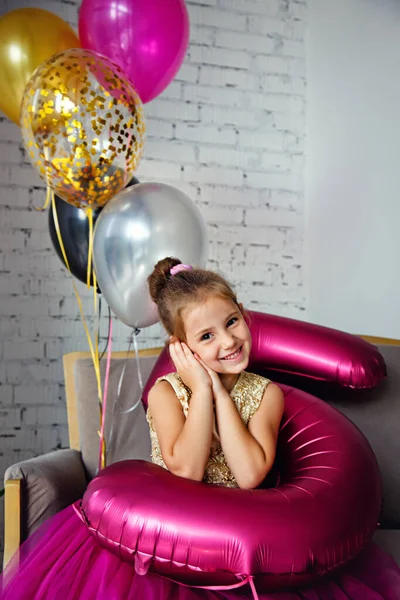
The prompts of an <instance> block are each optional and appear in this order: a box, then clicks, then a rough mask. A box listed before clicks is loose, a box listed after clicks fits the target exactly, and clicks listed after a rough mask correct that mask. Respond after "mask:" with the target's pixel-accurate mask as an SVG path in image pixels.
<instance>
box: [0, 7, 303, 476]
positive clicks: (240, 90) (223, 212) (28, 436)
mask: <svg viewBox="0 0 400 600" xmlns="http://www.w3.org/2000/svg"><path fill="white" fill-rule="evenodd" d="M187 5H188V10H189V13H190V19H191V43H190V47H189V50H188V54H187V57H186V60H185V63H184V65H183V66H182V68H181V70H180V72H179V73H178V75H177V77H176V79H175V81H174V82H173V83H172V85H171V86H170V87H169V88H168V89H167V90H166V91H165V92H164V94H163V95H162V96H161V97H159V98H157V99H156V100H154V101H153V102H151V103H150V104H148V105H145V113H146V117H147V122H148V138H147V146H146V149H145V156H144V158H143V160H142V163H141V165H140V168H139V171H138V173H137V175H138V177H139V179H140V180H143V181H149V180H159V181H164V182H166V183H170V184H172V185H174V186H176V187H178V188H181V189H182V190H183V191H185V192H186V193H188V194H189V195H190V196H191V198H192V199H193V201H194V202H195V203H196V204H197V205H198V207H199V209H200V211H201V212H202V214H203V216H204V218H205V220H206V222H207V225H208V233H209V239H210V252H209V266H210V267H211V268H214V269H217V270H219V271H221V272H223V273H224V274H225V275H226V276H227V277H228V278H229V279H230V280H231V282H232V283H233V284H234V285H235V286H236V288H237V291H238V293H239V296H240V299H241V300H242V301H243V302H244V304H245V305H246V306H247V307H248V308H251V309H255V310H262V311H270V312H273V313H277V314H282V315H286V316H291V317H297V318H302V315H304V310H305V293H304V288H303V252H302V242H303V227H304V211H303V194H304V189H303V162H304V161H303V152H304V113H305V87H306V79H305V44H304V35H305V33H304V32H305V25H306V15H307V11H306V2H305V1H301V0H299V1H296V0H187ZM23 6H37V7H41V8H44V9H47V10H50V11H52V12H54V13H57V14H58V15H59V16H61V17H62V18H64V19H66V20H67V21H69V22H70V23H71V24H72V25H73V26H76V23H77V12H78V7H79V2H77V1H74V0H64V1H63V0H26V1H22V0H21V1H20V0H3V2H2V5H1V10H2V12H6V11H8V10H12V9H15V8H20V7H23ZM0 140H1V142H0V237H1V245H0V322H1V338H0V339H1V344H0V359H1V361H0V421H1V428H0V471H1V474H3V472H4V470H5V468H6V467H7V466H8V465H10V464H12V463H13V462H15V461H18V460H20V459H22V458H26V457H30V456H33V455H37V454H39V453H41V452H47V451H49V450H52V449H55V448H61V447H65V446H67V445H68V436H67V422H66V412H65V408H64V381H63V373H62V365H61V357H62V355H63V354H64V353H65V352H69V351H72V350H86V349H87V342H86V339H85V336H84V331H83V327H82V324H81V322H80V318H79V311H78V307H77V304H76V301H75V298H74V295H73V289H72V284H71V281H70V280H69V279H68V276H67V273H66V271H65V269H64V268H63V266H62V265H61V263H60V261H59V259H58V257H57V256H56V254H55V252H54V250H53V248H52V245H51V241H50V238H49V234H48V226H47V216H46V215H45V214H43V213H40V212H37V211H36V210H35V206H40V205H41V204H42V203H43V200H44V197H45V188H44V185H43V182H42V181H41V180H40V178H39V176H38V175H37V174H36V172H35V170H34V169H33V168H32V167H31V166H30V164H28V162H27V160H26V158H25V154H24V151H23V147H22V144H21V138H20V132H19V129H18V127H17V126H16V125H14V124H12V123H10V122H9V121H8V120H7V119H6V118H5V117H0ZM78 287H79V291H80V294H81V296H82V300H83V305H84V310H85V313H86V315H87V316H88V321H89V323H90V324H92V325H93V318H92V316H91V312H92V301H91V295H90V294H89V292H88V291H87V290H86V288H85V286H83V285H82V284H80V283H78ZM105 313H106V309H104V313H103V314H104V318H103V320H102V328H101V344H102V345H103V344H104V341H105V335H106V330H107V323H106V319H105ZM114 331H115V335H114V347H118V348H119V349H126V348H127V340H128V337H129V333H130V332H129V330H128V328H127V327H125V326H124V325H122V324H120V323H117V322H115V329H114ZM139 337H140V342H139V344H140V346H141V347H149V346H153V345H158V344H160V343H161V342H162V340H163V334H162V331H161V328H160V327H159V326H158V325H156V326H154V327H151V328H149V329H147V330H145V331H143V332H142V333H141V335H140V336H139Z"/></svg>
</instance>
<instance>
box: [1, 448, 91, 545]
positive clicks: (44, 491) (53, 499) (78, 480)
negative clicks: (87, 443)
mask: <svg viewBox="0 0 400 600" xmlns="http://www.w3.org/2000/svg"><path fill="white" fill-rule="evenodd" d="M4 479H5V481H7V480H9V479H21V480H22V506H23V508H24V510H23V514H22V515H21V517H22V537H23V539H25V538H27V537H29V535H31V534H32V533H33V532H34V531H35V530H36V529H37V528H38V527H39V526H40V525H41V524H42V523H43V522H44V521H46V520H47V519H48V518H49V517H52V516H53V515H55V514H57V513H58V512H59V511H60V510H62V509H63V508H66V507H67V506H68V505H69V504H72V503H73V502H75V501H76V500H78V499H79V498H81V496H82V494H83V492H84V491H85V488H86V485H87V481H86V477H85V470H84V468H83V464H82V460H81V454H80V452H77V451H76V450H70V449H69V450H58V451H56V452H50V453H49V454H43V455H42V456H37V457H36V458H31V459H29V460H24V461H22V462H19V463H16V464H14V465H12V466H11V467H9V468H8V469H7V471H6V473H5V476H4Z"/></svg>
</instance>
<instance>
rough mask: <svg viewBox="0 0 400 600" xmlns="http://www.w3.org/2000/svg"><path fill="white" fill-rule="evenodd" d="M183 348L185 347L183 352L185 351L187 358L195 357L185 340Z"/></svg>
mask: <svg viewBox="0 0 400 600" xmlns="http://www.w3.org/2000/svg"><path fill="white" fill-rule="evenodd" d="M182 349H183V352H184V354H185V356H186V358H187V359H188V360H193V358H194V356H193V352H192V351H191V349H190V348H189V346H188V345H187V344H185V342H182Z"/></svg>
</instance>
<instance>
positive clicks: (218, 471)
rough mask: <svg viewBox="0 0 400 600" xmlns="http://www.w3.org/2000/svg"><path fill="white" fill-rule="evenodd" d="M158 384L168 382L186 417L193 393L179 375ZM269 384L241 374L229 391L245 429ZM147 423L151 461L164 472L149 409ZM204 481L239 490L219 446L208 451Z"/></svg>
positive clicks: (164, 378)
mask: <svg viewBox="0 0 400 600" xmlns="http://www.w3.org/2000/svg"><path fill="white" fill-rule="evenodd" d="M158 381H168V383H169V384H170V385H171V386H172V387H173V389H174V392H175V394H176V396H177V398H178V400H179V402H180V403H181V405H182V410H183V414H184V415H185V417H187V414H188V411H189V406H190V398H191V395H192V392H191V390H190V389H189V388H188V387H187V386H186V385H185V384H184V383H183V381H182V379H181V377H180V376H179V375H178V373H170V374H169V375H164V376H163V377H160V378H159V379H158V380H157V382H158ZM268 383H269V379H265V377H261V376H260V375H255V374H253V373H247V371H243V372H242V373H241V374H240V375H239V378H238V380H237V382H236V384H235V385H234V387H233V388H232V390H231V391H230V396H231V398H232V400H233V401H234V403H235V405H236V408H237V410H238V412H239V414H240V416H241V417H242V420H243V422H244V423H245V425H246V426H247V425H248V424H249V421H250V419H251V417H252V416H253V415H254V414H255V413H256V412H257V410H258V408H259V406H260V404H261V400H262V398H263V395H264V391H265V388H266V387H267V385H268ZM147 422H148V424H149V427H150V439H151V458H152V461H153V462H154V463H155V464H156V465H160V466H161V467H164V469H166V468H167V466H166V464H165V462H164V460H163V457H162V454H161V449H160V444H159V441H158V438H157V434H156V432H155V430H154V427H153V420H152V417H151V412H150V408H149V409H148V410H147ZM203 481H204V482H206V483H216V484H219V485H224V486H225V487H238V484H237V483H236V479H235V478H234V476H233V473H232V471H231V469H230V468H229V466H228V464H227V462H226V460H225V456H224V453H223V451H222V447H221V445H220V444H219V443H218V442H217V443H214V444H213V446H212V448H211V451H210V457H209V459H208V462H207V465H206V469H205V472H204V478H203Z"/></svg>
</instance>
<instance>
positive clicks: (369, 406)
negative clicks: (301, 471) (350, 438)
mask: <svg viewBox="0 0 400 600" xmlns="http://www.w3.org/2000/svg"><path fill="white" fill-rule="evenodd" d="M379 350H380V351H381V353H382V354H383V357H384V358H385V361H386V365H387V372H388V376H387V379H386V380H385V381H383V382H382V383H381V384H380V385H379V386H378V388H376V389H375V390H366V391H363V392H355V391H354V390H343V391H342V393H341V391H340V390H338V391H336V392H335V393H333V392H331V393H330V394H329V396H330V397H327V398H326V399H330V400H331V401H332V404H333V405H334V406H336V408H338V409H339V410H340V411H342V412H343V413H344V414H345V415H347V416H348V417H349V418H350V419H351V420H352V421H353V422H354V423H355V424H356V425H357V426H358V427H359V428H360V429H361V431H362V432H363V433H364V435H365V436H366V438H367V439H368V441H369V443H370V444H371V446H372V448H373V450H374V452H375V455H376V457H377V459H378V463H379V467H380V469H381V473H382V479H383V496H384V502H383V511H382V517H381V523H382V526H383V527H385V528H389V529H390V528H396V529H397V528H399V527H400V460H399V458H400V347H399V346H379ZM333 396H335V398H333Z"/></svg>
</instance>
